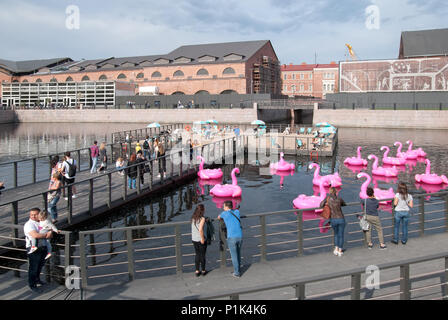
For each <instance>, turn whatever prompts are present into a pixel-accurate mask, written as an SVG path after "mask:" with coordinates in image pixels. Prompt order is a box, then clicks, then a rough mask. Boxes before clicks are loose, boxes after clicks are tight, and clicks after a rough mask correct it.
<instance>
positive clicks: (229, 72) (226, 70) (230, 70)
mask: <svg viewBox="0 0 448 320" xmlns="http://www.w3.org/2000/svg"><path fill="white" fill-rule="evenodd" d="M234 73H235V70H234V69H233V68H230V67H228V68H225V69H224V71H223V72H222V74H234Z"/></svg>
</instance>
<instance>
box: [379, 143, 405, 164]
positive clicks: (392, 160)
mask: <svg viewBox="0 0 448 320" xmlns="http://www.w3.org/2000/svg"><path fill="white" fill-rule="evenodd" d="M383 150H386V152H384V154H383V163H387V164H391V165H398V166H402V165H404V164H405V163H406V159H405V158H395V157H388V156H387V155H388V154H389V151H390V149H389V147H386V146H382V147H381V151H383Z"/></svg>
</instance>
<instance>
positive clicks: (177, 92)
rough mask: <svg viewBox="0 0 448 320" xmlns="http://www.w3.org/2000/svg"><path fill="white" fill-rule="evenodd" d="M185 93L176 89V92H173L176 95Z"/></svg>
mask: <svg viewBox="0 0 448 320" xmlns="http://www.w3.org/2000/svg"><path fill="white" fill-rule="evenodd" d="M183 94H185V93H183V92H182V91H176V92H173V93H172V94H171V95H173V96H175V95H183Z"/></svg>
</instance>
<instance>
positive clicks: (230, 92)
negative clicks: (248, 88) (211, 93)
mask: <svg viewBox="0 0 448 320" xmlns="http://www.w3.org/2000/svg"><path fill="white" fill-rule="evenodd" d="M220 94H238V92H236V91H235V90H230V89H229V90H224V91H223V92H221V93H220Z"/></svg>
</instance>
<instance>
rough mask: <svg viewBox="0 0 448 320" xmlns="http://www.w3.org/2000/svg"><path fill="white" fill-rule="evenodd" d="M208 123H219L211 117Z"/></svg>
mask: <svg viewBox="0 0 448 320" xmlns="http://www.w3.org/2000/svg"><path fill="white" fill-rule="evenodd" d="M206 122H207V123H214V124H218V121H216V120H215V119H210V120H207V121H206Z"/></svg>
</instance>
